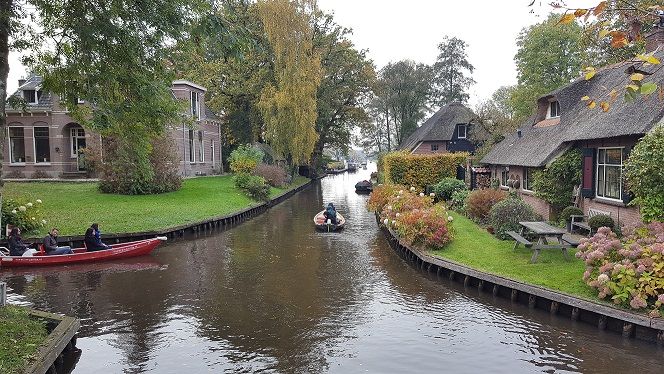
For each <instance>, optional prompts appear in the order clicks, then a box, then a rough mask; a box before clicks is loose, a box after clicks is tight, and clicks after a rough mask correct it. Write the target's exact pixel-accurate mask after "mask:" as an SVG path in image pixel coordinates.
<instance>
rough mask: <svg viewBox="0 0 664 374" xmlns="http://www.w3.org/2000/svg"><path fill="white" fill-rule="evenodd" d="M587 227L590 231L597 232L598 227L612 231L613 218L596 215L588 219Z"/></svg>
mask: <svg viewBox="0 0 664 374" xmlns="http://www.w3.org/2000/svg"><path fill="white" fill-rule="evenodd" d="M588 226H590V229H591V230H592V231H597V229H599V228H600V227H608V228H610V229H613V226H615V223H614V222H613V218H611V217H609V216H607V215H606V214H598V215H596V216H592V217H590V218H589V219H588Z"/></svg>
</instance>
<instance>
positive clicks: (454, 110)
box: [399, 103, 476, 153]
mask: <svg viewBox="0 0 664 374" xmlns="http://www.w3.org/2000/svg"><path fill="white" fill-rule="evenodd" d="M474 118H476V116H475V113H473V111H472V110H470V109H469V108H467V107H466V106H465V105H463V104H461V103H451V104H447V105H445V106H444V107H442V108H440V110H438V111H437V112H436V113H434V114H433V115H432V116H431V117H430V118H429V119H428V120H426V121H425V122H424V123H423V124H422V126H420V127H419V128H418V129H417V130H415V132H413V133H412V134H411V135H410V136H409V137H408V138H406V140H404V141H403V142H402V144H401V145H400V146H399V149H400V150H407V151H410V152H411V153H446V152H461V151H466V152H474V151H475V146H474V145H473V144H472V143H471V142H470V141H469V140H468V135H469V130H470V126H471V124H472V122H473V119H474Z"/></svg>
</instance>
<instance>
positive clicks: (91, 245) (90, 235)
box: [84, 227, 106, 251]
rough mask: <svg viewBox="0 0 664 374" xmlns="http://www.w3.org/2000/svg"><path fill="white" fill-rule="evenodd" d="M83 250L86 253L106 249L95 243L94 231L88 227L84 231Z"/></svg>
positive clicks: (98, 242)
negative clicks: (86, 251) (85, 250)
mask: <svg viewBox="0 0 664 374" xmlns="http://www.w3.org/2000/svg"><path fill="white" fill-rule="evenodd" d="M84 241H85V248H86V249H87V250H88V251H99V250H102V249H106V247H105V246H104V245H102V244H100V243H101V241H97V236H96V235H95V230H94V229H93V228H92V227H88V229H87V230H86V231H85V239H84Z"/></svg>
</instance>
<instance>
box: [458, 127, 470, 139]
mask: <svg viewBox="0 0 664 374" xmlns="http://www.w3.org/2000/svg"><path fill="white" fill-rule="evenodd" d="M467 132H468V127H467V126H466V125H457V137H458V138H459V139H466V135H467Z"/></svg>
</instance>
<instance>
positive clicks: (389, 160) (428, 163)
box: [379, 152, 468, 189]
mask: <svg viewBox="0 0 664 374" xmlns="http://www.w3.org/2000/svg"><path fill="white" fill-rule="evenodd" d="M467 158H468V153H466V152H460V153H442V154H432V155H413V154H410V153H407V152H393V153H388V154H386V155H384V156H383V157H381V158H380V163H379V171H380V173H381V174H382V176H383V181H384V182H385V183H394V184H402V185H405V186H415V187H418V188H419V189H424V188H425V187H426V186H428V185H433V184H436V183H438V182H440V181H441V180H442V179H443V178H454V177H456V170H457V166H459V165H462V166H463V165H465V164H466V159H467Z"/></svg>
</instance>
